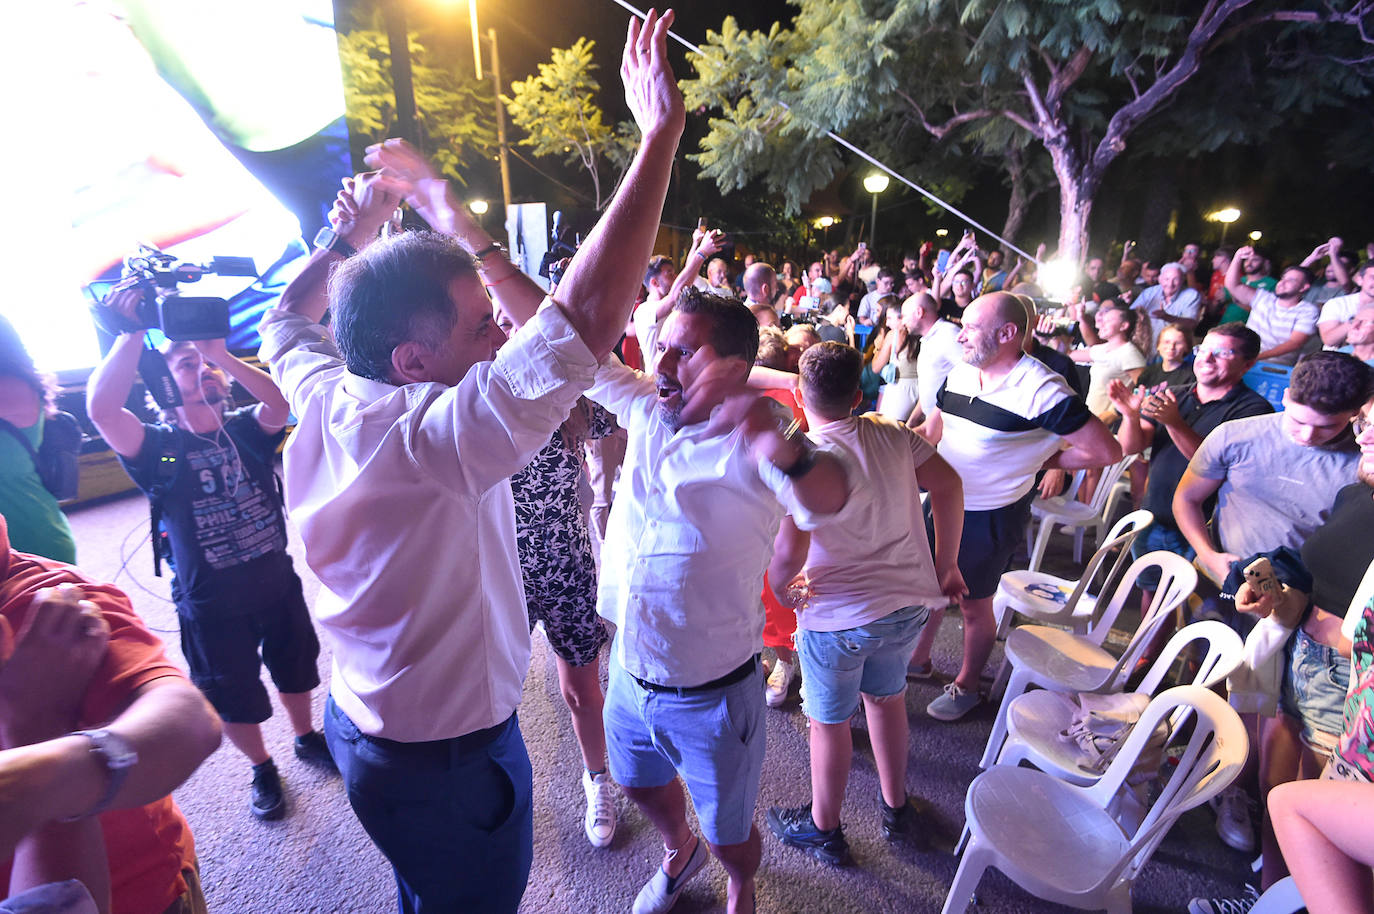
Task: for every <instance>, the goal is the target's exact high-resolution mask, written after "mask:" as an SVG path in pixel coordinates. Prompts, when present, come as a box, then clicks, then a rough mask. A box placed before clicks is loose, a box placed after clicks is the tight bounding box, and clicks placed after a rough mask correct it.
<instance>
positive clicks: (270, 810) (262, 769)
mask: <svg viewBox="0 0 1374 914" xmlns="http://www.w3.org/2000/svg"><path fill="white" fill-rule="evenodd" d="M249 808H250V809H252V810H253V815H255V816H257V817H258V818H259V819H280V818H281V817H282V816H284V815H286V797H285V795H283V794H282V789H281V777H280V776H279V775H278V774H277V765H276V763H275V762H273V761H272V760H271V759H268V760H267V761H265V762H263V763H262V764H261V765H254V766H253V802H252V803H251V804H249Z"/></svg>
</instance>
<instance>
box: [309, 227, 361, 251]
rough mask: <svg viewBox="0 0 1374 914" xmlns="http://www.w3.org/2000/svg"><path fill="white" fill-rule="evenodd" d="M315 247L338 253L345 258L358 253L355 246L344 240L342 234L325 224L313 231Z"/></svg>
mask: <svg viewBox="0 0 1374 914" xmlns="http://www.w3.org/2000/svg"><path fill="white" fill-rule="evenodd" d="M315 247H317V248H322V249H323V250H326V251H330V252H332V253H334V254H338V255H339V256H340V257H343V258H345V259H347V258H349V257H352V256H353V255H354V254H356V253H358V249H357V248H355V247H353V245H351V244H349V243H348V242H347V241H344V240H343V236H342V235H340V234H339V233H338V232H336V231H334V230H333V229H332V228H330V227H329V226H327V225H326V226H325V227H324V228H322V229H320V230H319V231H318V232H316V233H315Z"/></svg>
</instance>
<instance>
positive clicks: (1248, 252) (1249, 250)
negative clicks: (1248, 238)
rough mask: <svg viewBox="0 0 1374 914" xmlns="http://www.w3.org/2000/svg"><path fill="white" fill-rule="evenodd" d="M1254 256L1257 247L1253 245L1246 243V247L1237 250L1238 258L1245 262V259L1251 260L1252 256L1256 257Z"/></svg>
mask: <svg viewBox="0 0 1374 914" xmlns="http://www.w3.org/2000/svg"><path fill="white" fill-rule="evenodd" d="M1254 256H1255V249H1254V248H1253V247H1252V246H1250V245H1248V244H1247V245H1245V246H1244V247H1242V248H1239V249H1237V250H1236V259H1237V260H1239V261H1242V262H1244V261H1246V260H1249V259H1250V258H1251V257H1254Z"/></svg>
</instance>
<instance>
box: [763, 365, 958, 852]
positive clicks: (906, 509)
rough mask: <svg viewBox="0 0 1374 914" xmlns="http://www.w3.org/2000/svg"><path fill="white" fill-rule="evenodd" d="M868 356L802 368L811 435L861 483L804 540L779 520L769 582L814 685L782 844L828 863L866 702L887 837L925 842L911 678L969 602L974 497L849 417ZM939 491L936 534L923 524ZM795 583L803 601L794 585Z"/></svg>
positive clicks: (839, 834)
mask: <svg viewBox="0 0 1374 914" xmlns="http://www.w3.org/2000/svg"><path fill="white" fill-rule="evenodd" d="M862 373H863V357H862V356H860V355H859V353H858V351H857V350H855V349H853V348H852V347H850V346H843V345H841V344H839V343H821V344H820V345H818V346H813V347H812V348H811V349H809V350H807V352H806V354H805V355H803V356H802V360H801V377H800V380H799V383H798V387H797V399H798V400H800V401H801V404H802V408H803V409H804V410H805V411H806V420H807V423H808V425H809V428H810V432H809V434H808V436H809V437H810V438H811V439H812V440H813V441H815V442H817V443H819V444H824V445H828V446H831V447H834V448H835V449H836V450H838V451H840V452H841V453H843V454H844V455H845V457H846V458H847V459H846V466H847V467H848V468H849V470H850V473H851V474H852V478H851V485H850V497H849V500H848V502H846V504H845V506H844V509H843V510H841V511H840V512H839V513H838V514H836V515H835V516H833V517H830V518H827V519H826V520H825V521H824V522H823V523H822V524H821V525H820V526H818V527H817V528H816V530H815V531H814V532H813V533H812V534H811V535H810V536H809V537H808V536H807V535H806V534H805V533H802V532H801V531H800V530H798V528H797V527H796V525H794V524H793V523H792V522H791V521H783V526H782V530H781V531H780V532H779V535H778V541H777V551H776V552H775V554H774V556H773V563H772V564H771V565H770V566H769V569H768V579H769V582H770V584H771V585H772V586H773V590H774V592H775V593H776V594H777V596H778V599H779V600H782V601H786V602H791V603H793V605H795V606H796V609H797V653H798V655H799V656H800V658H801V665H802V673H803V676H804V677H805V680H806V687H805V689H804V690H803V696H802V704H803V710H804V711H805V712H806V716H807V717H808V718H809V719H810V723H811V733H810V742H811V796H812V802H811V803H810V804H808V805H806V806H800V807H796V808H793V809H783V808H780V807H774V808H772V809H770V810H769V811H768V826H769V828H771V829H772V831H773V833H774V834H775V835H777V836H778V838H779V839H780V840H781V841H782V842H783V843H784V844H786V845H788V846H791V847H796V848H800V849H801V850H804V851H806V852H807V853H809V854H811V855H812V856H814V857H816V858H817V859H819V860H821V861H823V862H826V863H832V864H840V863H843V862H845V860H846V859H847V857H848V853H849V845H848V842H846V841H845V838H844V831H843V829H842V828H841V825H840V806H841V804H842V802H843V800H844V789H845V783H846V781H847V780H848V777H849V768H850V761H851V759H852V757H853V754H854V742H853V737H852V735H851V733H850V728H849V719H850V718H851V717H853V716H854V712H855V711H856V710H858V708H859V705H860V702H861V700H862V704H863V708H864V713H865V715H866V716H867V719H868V730H869V734H870V737H871V742H872V744H873V760H874V764H875V765H876V766H877V769H878V780H879V784H880V787H881V797H880V803H881V817H880V822H881V827H882V831H883V835H884V837H886V838H887V839H888V840H898V839H905V840H911V841H915V842H917V843H920V842H923V841H925V840H928V838H929V835H927V834H924V832H925V831H926V830H927V828H928V823H926V824H924V825H923V824H922V823H921V822H920V816H919V815H918V813H917V810H916V807H914V806H913V805H912V804H911V803H909V802H908V798H907V792H906V764H907V751H908V743H909V740H908V724H907V713H906V667H907V660H908V659H909V658H910V657H911V651H912V649H913V648H914V647H915V645H916V638H917V637H918V636H919V635H920V632H921V628H922V627H923V626H924V625H925V624H926V619H927V618H928V617H929V615H930V613H931V612H939V611H942V610H943V609H944V607H945V606H946V605H947V604H948V603H949V601H950V600H958V599H959V598H960V597H961V596H963V594H964V579H963V577H962V576H961V575H960V574H959V564H958V552H957V550H958V547H959V535H960V530H961V529H962V527H963V522H964V497H963V495H964V490H963V485H962V484H961V483H960V480H959V475H958V474H957V473H955V472H954V470H953V468H951V467H950V465H949V464H948V463H946V462H945V461H944V460H943V459H942V458H941V457H940V456H939V455H938V454H936V453H935V448H933V447H932V446H931V445H930V444H929V442H927V441H926V440H925V439H924V438H922V437H920V436H919V435H917V434H916V433H915V432H914V431H912V430H911V429H909V428H907V427H906V426H905V425H903V424H902V423H900V422H894V421H892V420H891V419H885V418H883V417H882V416H879V415H878V414H876V413H868V414H867V415H864V416H853V415H851V413H852V411H853V410H854V408H855V407H856V406H857V405H858V404H859V403H860V402H861V401H862V399H863V392H862V391H861V390H860V389H859V378H860V375H861V374H862ZM921 489H925V490H927V491H928V492H930V501H931V508H932V515H933V518H934V529H935V550H934V557H933V559H932V553H931V545H930V540H929V538H928V537H927V535H926V525H925V522H924V520H923V519H922V517H921ZM803 563H805V571H804V577H803V578H802V579H799V581H800V583H801V585H802V586H801V591H802V594H803V595H802V596H801V598H800V601H797V600H794V599H791V594H793V593H796V592H797V591H796V589H795V588H793V587H791V586H789V584H790V582H792V580H793V578H794V577H795V575H796V573H797V571H798V570H800V569H801V568H802V565H803Z"/></svg>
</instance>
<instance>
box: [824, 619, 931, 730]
mask: <svg viewBox="0 0 1374 914" xmlns="http://www.w3.org/2000/svg"><path fill="white" fill-rule="evenodd" d="M928 618H930V610H929V609H928V608H927V607H925V606H908V607H906V608H904V609H899V610H897V611H896V612H894V613H892V614H891V615H888V616H884V617H883V618H881V619H878V620H877V621H875V622H870V623H868V624H867V625H861V626H859V627H858V628H846V629H842V630H841V631H837V632H812V631H805V630H798V632H797V656H798V657H800V658H801V668H802V686H801V696H802V711H804V712H805V713H806V716H807V717H809V718H811V719H812V720H814V721H818V722H819V723H823V724H840V723H844V722H845V721H846V720H848V719H849V718H850V717H851V716H853V714H854V712H855V711H857V710H858V709H859V695H860V693H863V694H864V695H871V696H873V697H874V698H886V697H887V696H889V695H898V694H900V693H901V692H902V691H903V690H904V689H906V666H907V662H908V661H910V660H911V652H912V651H913V650H915V648H916V639H917V638H918V637H920V634H921V629H923V628H925V625H926V620H927V619H928Z"/></svg>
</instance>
